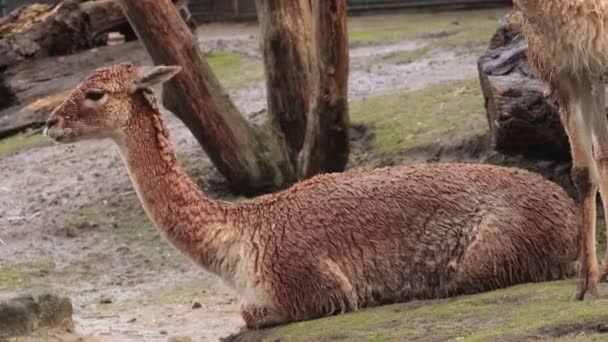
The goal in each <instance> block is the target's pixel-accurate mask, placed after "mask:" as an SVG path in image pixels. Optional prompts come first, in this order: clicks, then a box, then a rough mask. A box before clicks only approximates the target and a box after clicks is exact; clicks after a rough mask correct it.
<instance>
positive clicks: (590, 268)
mask: <svg viewBox="0 0 608 342" xmlns="http://www.w3.org/2000/svg"><path fill="white" fill-rule="evenodd" d="M579 77H580V76H579ZM579 77H577V76H572V75H571V76H569V77H562V78H561V79H559V81H558V82H559V83H558V88H557V90H558V93H559V94H560V106H561V119H562V123H563V125H564V128H565V129H566V133H567V134H568V140H569V141H570V149H571V153H572V182H573V183H574V185H575V187H576V189H577V191H578V195H579V204H580V205H581V207H582V214H583V226H582V231H581V245H580V246H581V247H580V248H581V249H580V270H579V281H578V286H577V289H576V295H575V298H576V299H577V300H583V299H584V298H585V294H586V293H587V292H589V293H591V295H593V296H596V297H597V295H598V289H597V282H598V264H597V256H596V254H595V221H596V206H595V201H596V195H597V188H598V174H597V167H596V164H595V161H594V159H593V149H592V132H591V126H592V121H593V120H592V118H593V114H592V113H584V112H583V111H584V110H585V106H584V105H583V101H585V100H588V99H589V98H590V97H591V94H592V87H591V83H590V82H589V80H588V79H587V78H585V77H584V75H583V77H582V78H579ZM587 107H588V106H587Z"/></svg>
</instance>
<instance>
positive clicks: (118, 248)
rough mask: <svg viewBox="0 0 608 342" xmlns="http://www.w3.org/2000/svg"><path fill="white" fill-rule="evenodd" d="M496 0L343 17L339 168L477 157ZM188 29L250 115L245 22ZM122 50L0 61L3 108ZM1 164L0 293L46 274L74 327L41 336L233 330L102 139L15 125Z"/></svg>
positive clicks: (56, 94)
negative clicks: (345, 116) (483, 64)
mask: <svg viewBox="0 0 608 342" xmlns="http://www.w3.org/2000/svg"><path fill="white" fill-rule="evenodd" d="M507 11H508V9H495V10H483V11H467V12H444V13H440V14H428V13H416V14H411V13H410V14H397V15H382V16H365V17H355V18H351V20H350V22H349V27H350V31H351V35H350V41H351V50H350V54H351V71H350V80H349V97H350V100H351V115H352V121H353V127H354V128H353V130H352V133H353V138H352V144H353V155H352V157H351V163H350V165H349V167H350V168H370V167H376V166H381V165H392V164H400V163H409V162H418V161H452V160H479V158H481V156H482V155H484V153H485V152H486V150H487V142H486V139H485V135H486V132H487V123H486V122H485V117H484V111H483V99H482V97H481V95H480V92H479V90H478V86H477V81H476V79H475V78H476V76H477V69H476V68H477V67H476V60H477V57H478V55H479V53H480V52H481V51H483V49H484V48H485V46H486V45H487V41H488V39H489V38H490V36H491V35H492V33H493V31H494V29H495V27H496V26H497V21H498V19H499V18H500V17H501V16H502V15H503V14H505V13H506V12H507ZM198 35H199V37H200V43H201V47H202V48H203V49H204V50H205V51H207V52H208V53H209V60H210V63H211V64H212V67H213V68H214V70H215V71H216V73H217V74H218V76H219V78H220V80H222V81H223V83H224V84H225V85H226V87H227V88H228V89H229V90H230V93H231V97H232V99H233V100H234V101H235V102H236V104H237V105H238V107H239V108H240V109H241V111H242V113H243V114H244V115H246V116H247V117H248V118H250V119H251V120H252V121H253V122H262V121H263V120H264V109H265V86H264V83H263V70H262V69H261V68H262V67H261V60H260V52H259V49H258V30H257V27H256V26H255V25H250V24H222V25H219V24H213V25H204V26H201V27H199V29H198ZM126 60H129V61H132V62H134V63H138V64H149V63H150V60H149V58H148V56H147V55H146V53H145V51H144V50H143V49H142V48H141V47H140V46H139V44H138V43H137V42H132V43H127V44H121V45H115V46H108V47H103V48H99V49H95V50H91V51H86V52H83V53H80V54H77V55H73V56H65V57H59V58H49V59H45V60H40V61H35V62H27V63H23V64H21V65H20V66H18V68H15V69H12V70H9V71H8V76H9V83H10V84H11V85H12V86H13V87H14V88H15V89H16V90H17V91H18V94H17V95H18V98H19V100H20V101H21V103H22V105H21V106H19V107H15V108H12V109H10V110H8V111H4V112H3V113H4V115H5V116H8V115H9V114H11V113H14V112H15V111H18V110H22V111H23V110H30V111H32V110H34V109H35V110H38V111H39V114H38V115H46V113H48V109H49V108H52V107H53V106H54V105H56V104H57V102H58V101H60V100H61V97H62V94H63V92H64V91H66V90H68V89H70V88H71V87H73V86H74V85H76V84H77V83H78V82H79V81H80V80H81V79H82V78H83V77H84V76H85V75H86V74H87V73H89V72H90V71H91V70H92V69H94V68H96V67H98V66H100V65H104V64H108V63H114V62H119V61H126ZM165 118H166V120H167V121H168V125H169V128H170V131H171V140H172V141H173V143H174V144H175V145H176V147H177V152H178V157H179V159H180V160H181V161H182V162H183V163H184V164H185V165H186V168H187V170H188V172H189V174H190V175H191V176H192V177H193V178H195V179H196V180H197V182H198V183H199V185H200V186H201V187H202V188H203V189H204V190H205V191H207V192H208V193H209V194H210V195H211V196H212V197H214V198H222V199H225V200H234V199H235V198H234V197H233V196H232V195H231V194H230V193H229V192H228V191H227V189H226V184H225V183H224V181H223V180H222V178H221V177H220V175H219V174H218V173H217V171H216V170H215V169H214V168H213V166H212V165H211V163H210V162H209V160H208V159H207V157H206V156H205V154H204V152H203V151H202V150H201V148H200V147H199V145H198V144H197V143H196V141H195V140H194V138H193V137H192V135H191V134H190V133H189V131H188V130H187V129H186V128H185V127H184V125H183V124H182V123H181V122H180V121H179V120H178V119H176V118H175V117H174V116H173V115H172V114H171V113H169V112H165ZM391 120H392V121H391ZM34 133H35V132H34ZM11 139H12V140H11ZM15 139H18V140H15ZM0 165H1V168H0V198H1V199H2V200H1V201H0V298H1V297H9V296H11V295H13V294H14V293H16V292H23V291H25V290H27V289H29V288H36V287H47V288H54V289H58V290H60V291H62V292H63V293H65V294H67V295H69V296H70V297H71V298H72V300H73V303H74V307H75V312H74V318H75V322H76V325H75V329H74V331H72V332H68V333H66V332H62V333H60V334H56V335H54V334H51V336H46V337H45V338H46V339H53V338H55V339H75V338H76V337H77V336H84V337H85V339H86V340H99V341H141V340H146V341H166V340H168V339H170V338H173V340H177V339H178V338H183V339H184V340H188V338H190V339H191V340H193V341H215V340H218V338H220V337H222V336H227V335H229V334H232V333H235V332H237V331H239V329H241V327H242V326H243V322H242V320H241V318H240V316H239V312H238V303H237V301H236V298H235V296H234V293H232V292H231V291H230V289H228V288H227V287H225V286H224V285H223V284H221V283H220V282H219V281H218V280H217V279H216V278H214V277H213V276H210V275H207V274H205V273H203V272H202V271H200V270H199V269H198V268H197V267H195V266H194V265H193V264H192V263H190V261H188V260H187V259H186V258H184V257H183V256H181V255H179V254H178V253H177V252H176V251H175V250H173V249H172V248H171V247H169V246H168V245H167V244H166V243H165V242H164V241H162V240H160V238H159V237H158V235H157V234H156V232H155V231H154V229H153V227H152V225H151V224H150V222H149V221H148V219H147V218H146V217H145V215H144V214H143V211H142V210H141V208H140V205H139V203H138V201H137V199H136V197H135V193H134V191H133V189H132V186H131V183H130V181H129V179H128V177H127V173H126V170H125V168H124V167H123V165H122V161H121V160H120V158H119V155H118V153H117V151H116V149H115V147H114V146H113V144H112V143H111V142H110V141H88V142H82V143H79V144H77V145H50V144H48V143H46V142H45V141H44V140H41V139H40V138H39V136H37V135H36V134H33V135H22V136H20V137H19V138H9V139H6V140H5V141H0ZM564 170H567V168H565V169H564ZM193 303H197V304H194V305H193ZM194 307H196V308H194Z"/></svg>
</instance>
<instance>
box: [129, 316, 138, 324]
mask: <svg viewBox="0 0 608 342" xmlns="http://www.w3.org/2000/svg"><path fill="white" fill-rule="evenodd" d="M135 321H137V318H135V317H133V318H131V319H130V320H128V321H127V323H135Z"/></svg>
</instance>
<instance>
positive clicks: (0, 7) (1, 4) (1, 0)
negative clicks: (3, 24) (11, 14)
mask: <svg viewBox="0 0 608 342" xmlns="http://www.w3.org/2000/svg"><path fill="white" fill-rule="evenodd" d="M0 12H2V16H3V17H4V16H5V15H6V0H0Z"/></svg>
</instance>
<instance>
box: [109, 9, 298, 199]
mask: <svg viewBox="0 0 608 342" xmlns="http://www.w3.org/2000/svg"><path fill="white" fill-rule="evenodd" d="M119 2H120V4H121V5H122V7H123V10H124V12H125V14H126V16H127V18H128V19H129V21H130V22H131V26H132V27H133V28H134V29H135V31H136V32H137V34H138V36H139V38H140V40H141V42H142V43H143V45H144V46H145V47H146V50H147V51H148V53H149V54H150V55H151V57H152V60H153V61H154V63H155V64H165V65H179V66H181V67H182V71H181V72H180V73H179V74H177V75H176V76H175V77H174V79H173V80H171V81H169V82H168V83H167V84H166V85H165V88H164V92H163V94H164V97H163V99H164V102H165V104H166V106H167V108H168V109H170V110H171V111H173V112H174V113H175V114H176V115H177V116H178V117H179V118H180V119H181V120H182V121H183V122H184V123H185V124H186V126H187V127H188V128H189V129H190V131H192V133H193V135H194V136H195V137H196V139H197V140H198V142H199V143H200V144H201V146H202V147H203V148H204V150H205V151H206V152H207V155H208V156H209V158H210V159H211V160H212V162H213V163H214V165H215V166H216V167H217V168H218V170H219V171H220V172H221V173H222V174H223V175H224V176H225V177H226V179H227V180H228V182H229V184H230V185H231V187H232V189H233V191H236V192H239V193H244V194H247V195H252V194H256V193H260V192H264V191H269V190H272V189H276V188H280V187H283V186H285V185H286V184H288V183H290V182H293V181H294V180H295V171H294V169H293V168H292V165H291V163H290V162H289V159H288V156H287V152H286V150H285V149H284V145H283V144H281V143H279V142H278V141H276V140H275V137H273V136H271V135H266V136H262V135H261V134H260V133H259V132H256V131H255V130H254V129H253V127H252V126H250V125H249V124H248V123H247V122H246V121H245V119H244V118H243V117H242V116H241V115H240V113H239V111H238V109H237V108H236V106H235V105H234V104H233V103H232V101H231V100H230V98H229V96H228V94H227V93H226V91H225V90H224V88H223V87H222V86H221V84H220V83H219V81H218V80H217V78H216V77H215V75H214V74H213V72H212V71H211V69H210V67H209V64H207V61H206V60H205V58H204V56H203V53H202V52H201V51H200V50H199V48H198V41H197V39H196V37H195V36H194V35H193V34H192V33H191V32H190V30H189V29H188V27H187V26H186V24H185V23H184V21H183V20H182V19H181V18H180V16H179V14H178V13H177V11H176V9H175V8H174V7H173V6H172V5H171V3H170V2H169V1H168V0H120V1H119Z"/></svg>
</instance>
